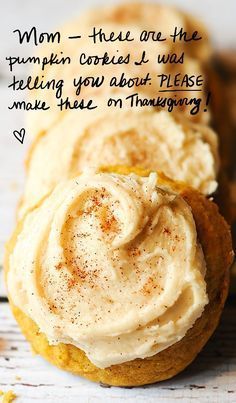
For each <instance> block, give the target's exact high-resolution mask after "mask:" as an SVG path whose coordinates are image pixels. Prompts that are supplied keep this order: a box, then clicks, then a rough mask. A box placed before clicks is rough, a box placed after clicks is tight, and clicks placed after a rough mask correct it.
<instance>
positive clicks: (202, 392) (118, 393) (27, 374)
mask: <svg viewBox="0 0 236 403" xmlns="http://www.w3.org/2000/svg"><path fill="white" fill-rule="evenodd" d="M235 315H236V305H228V306H227V308H226V310H225V313H224V315H223V321H222V324H221V326H220V328H219V330H218V331H217V333H216V335H215V336H214V338H213V339H212V340H211V341H210V342H209V343H208V345H207V347H206V348H205V349H204V350H203V352H202V353H201V354H200V355H199V357H198V358H197V360H196V361H195V362H194V363H193V364H192V365H191V366H190V367H189V368H188V369H187V370H185V371H184V372H183V373H182V374H180V375H179V376H177V377H176V378H174V379H173V380H170V381H166V382H161V383H160V384H156V385H151V386H147V387H139V388H132V389H127V388H115V387H110V388H105V387H102V386H100V385H98V384H94V383H92V382H89V381H87V380H84V379H82V378H80V377H76V376H73V375H70V374H68V373H65V372H63V371H60V370H58V369H56V368H54V367H53V366H51V365H49V364H47V363H46V362H45V361H44V360H43V359H41V358H40V357H37V356H32V354H31V351H30V348H29V345H28V343H27V342H26V341H25V339H24V337H23V336H22V335H21V333H20V331H19V329H18V326H17V324H16V323H15V321H14V319H13V317H12V315H11V313H10V310H9V306H8V304H7V303H1V304H0V389H3V390H9V389H12V390H13V391H14V392H15V393H16V394H17V396H18V399H17V402H19V403H21V402H22V403H23V402H24V403H25V402H32V401H39V402H47V403H55V402H65V403H66V402H71V403H77V402H83V403H86V402H88V403H91V402H104V403H110V402H113V401H114V402H117V403H119V402H123V401H126V402H127V403H136V402H137V403H143V402H144V401H145V402H148V403H154V402H158V403H162V402H163V403H164V402H165V403H167V402H168V403H172V402H173V403H174V402H176V401H180V400H182V402H183V403H189V402H194V401H198V402H200V403H233V402H235V401H236V389H235V377H236V350H235V348H234V347H235V346H234V341H235V332H236V323H235V321H234V322H232V317H233V316H235Z"/></svg>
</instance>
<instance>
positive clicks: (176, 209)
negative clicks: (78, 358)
mask: <svg viewBox="0 0 236 403" xmlns="http://www.w3.org/2000/svg"><path fill="white" fill-rule="evenodd" d="M9 266H10V267H9V271H8V276H7V283H8V289H9V293H10V297H11V299H12V300H13V303H14V304H15V305H16V306H18V307H19V308H20V309H22V310H23V311H24V312H25V313H26V314H27V315H28V316H29V317H31V318H32V319H33V320H34V321H35V322H36V323H37V325H38V326H39V329H40V331H41V332H43V333H45V335H46V336H47V339H48V340H49V343H50V344H57V343H59V342H62V343H70V344H73V345H74V346H77V347H79V348H80V349H82V350H83V351H84V352H85V354H86V355H87V356H88V358H89V359H90V360H91V361H92V362H93V363H94V364H95V365H96V366H98V367H101V368H104V367H108V366H110V365H113V364H118V363H122V362H127V361H130V360H133V359H135V358H145V357H149V356H152V355H154V354H156V353H158V352H159V351H161V350H164V349H166V348H167V347H168V346H170V345H172V344H174V343H176V342H177V341H179V340H180V339H182V338H183V337H184V335H185V334H186V332H187V331H188V329H190V328H191V327H192V326H193V324H194V323H195V321H196V319H197V318H198V317H200V316H201V314H202V312H203V309H204V306H205V305H206V304H207V302H208V298H207V294H206V284H205V281H204V275H205V270H206V266H205V260H204V256H203V252H202V249H201V246H200V245H199V243H198V240H197V234H196V228H195V222H194V219H193V215H192V212H191V208H190V207H189V205H188V204H187V203H186V202H185V201H184V199H183V198H182V197H181V196H180V195H178V194H176V193H175V192H173V191H172V190H171V188H168V187H165V186H163V185H161V184H159V183H158V176H157V174H155V173H152V174H150V176H149V177H139V176H136V175H134V174H131V175H127V176H126V175H118V174H109V173H101V174H95V173H91V172H88V173H85V174H83V175H81V176H80V177H77V178H76V179H72V180H70V181H67V182H65V183H62V184H60V185H58V186H57V187H56V189H55V190H54V191H53V193H52V194H51V195H50V196H49V197H48V198H47V199H46V200H45V201H44V202H43V203H42V204H41V206H40V207H38V208H37V209H35V210H34V211H33V212H31V213H29V214H28V215H27V216H26V218H25V220H24V222H23V228H22V230H21V232H20V234H19V235H18V238H17V241H16V245H15V247H14V250H13V252H12V253H11V255H10V264H9Z"/></svg>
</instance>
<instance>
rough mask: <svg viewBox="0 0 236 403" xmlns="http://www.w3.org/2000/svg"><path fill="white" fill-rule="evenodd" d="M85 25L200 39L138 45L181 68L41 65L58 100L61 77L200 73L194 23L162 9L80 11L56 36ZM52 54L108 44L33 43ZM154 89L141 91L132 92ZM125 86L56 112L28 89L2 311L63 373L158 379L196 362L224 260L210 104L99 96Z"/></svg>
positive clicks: (216, 311) (121, 381)
mask: <svg viewBox="0 0 236 403" xmlns="http://www.w3.org/2000/svg"><path fill="white" fill-rule="evenodd" d="M92 27H99V28H100V27H102V29H103V31H104V32H111V31H114V32H120V31H124V32H125V31H127V30H129V31H131V32H134V33H135V37H136V38H138V37H139V35H140V33H141V32H142V31H143V30H147V31H157V29H158V31H161V32H162V33H163V34H164V35H166V36H167V37H168V36H169V35H170V33H171V32H173V28H174V27H182V28H183V30H184V31H186V32H193V31H196V30H198V31H199V32H200V34H201V36H202V37H203V38H204V40H201V41H198V42H197V43H195V44H194V46H192V45H190V44H189V43H188V42H186V43H185V42H176V43H173V42H171V41H164V42H146V43H145V45H144V49H145V51H146V55H147V57H148V55H153V54H155V53H157V54H158V53H163V54H164V53H165V54H166V53H176V54H181V52H184V53H185V63H184V64H182V65H179V64H157V63H153V64H152V63H151V64H148V65H145V64H144V65H142V66H137V65H136V66H135V65H134V64H133V63H131V64H128V65H125V66H124V65H122V66H118V67H117V68H116V67H114V66H112V65H111V66H105V68H104V70H102V71H101V70H100V69H102V68H101V66H99V67H97V66H93V65H89V66H88V65H87V66H79V67H78V64H74V63H73V64H68V65H64V66H62V65H55V66H51V67H47V66H46V68H45V71H44V76H45V77H46V78H50V77H57V78H60V77H62V78H66V81H65V88H64V90H63V91H64V94H65V96H68V97H70V99H76V97H77V96H76V94H75V92H74V90H73V88H72V86H71V85H70V83H71V80H70V79H68V78H71V79H72V80H73V78H74V77H77V76H97V75H99V74H104V73H105V74H106V78H109V77H112V76H113V75H114V74H115V73H116V74H119V73H120V74H122V73H123V72H124V73H125V75H126V77H135V76H144V75H145V74H147V72H150V76H151V77H155V76H157V75H158V74H162V73H163V74H175V72H176V73H180V72H181V73H182V74H186V73H189V74H198V72H199V74H202V75H203V76H204V74H205V71H206V67H207V65H208V64H209V63H210V56H211V47H210V45H209V41H208V39H207V38H206V32H205V29H204V27H202V26H201V24H200V23H199V21H196V20H195V19H194V18H192V17H190V16H188V15H185V14H184V13H182V12H180V11H178V10H176V9H174V8H171V7H167V6H160V5H157V4H144V3H140V4H134V3H132V4H125V5H120V6H115V7H112V8H104V9H99V10H93V11H91V12H89V13H87V14H85V15H83V16H81V17H80V18H79V19H78V20H76V21H74V22H72V23H69V24H67V25H65V26H64V27H63V28H62V29H61V30H60V31H61V33H62V36H63V37H64V38H68V36H69V35H70V34H71V33H77V32H78V31H79V32H83V33H84V35H83V37H84V38H86V33H88V32H91V29H92ZM116 45H117V49H116V51H118V52H119V54H121V55H125V54H127V52H128V53H130V55H131V56H130V57H131V59H133V60H136V59H137V55H138V54H140V52H142V44H140V43H139V42H137V43H134V42H130V43H129V42H119V43H117V44H116ZM95 48H96V51H95ZM52 51H53V52H54V53H59V52H60V51H63V52H64V54H65V55H69V56H70V57H71V58H76V57H78V54H81V53H86V54H94V53H93V52H94V51H95V53H96V54H102V53H104V51H107V52H108V53H109V52H110V53H111V54H112V52H114V45H113V46H111V44H107V43H106V44H104V43H99V44H95V45H94V47H93V46H92V45H91V43H90V42H88V39H87V40H86V39H83V38H82V39H81V41H80V42H79V45H78V43H75V42H73V41H71V40H69V39H67V40H65V41H64V42H63V49H62V47H61V45H60V46H59V45H55V44H54V45H53V49H52V45H50V46H49V45H47V46H43V47H42V49H41V50H40V52H41V53H42V54H44V55H46V54H47V52H49V53H51V52H52ZM99 70H100V71H99ZM34 74H35V75H38V74H40V73H39V72H38V71H37V69H36V71H35V72H34ZM135 91H136V90H135ZM156 91H158V90H157V89H155V86H146V87H144V89H143V88H142V95H145V96H148V97H152V96H153V95H155V93H156ZM137 92H139V89H138V88H137ZM128 93H129V89H120V88H119V89H117V88H116V87H112V88H111V87H107V86H105V87H101V88H99V89H96V90H95V89H94V88H91V87H89V86H88V87H83V89H82V90H81V93H80V95H79V96H82V97H83V98H88V97H92V98H93V99H95V100H97V101H98V103H99V105H100V107H99V108H96V109H94V110H93V111H89V110H77V111H73V110H71V111H70V110H65V111H63V112H61V111H59V110H58V108H55V107H53V104H54V103H55V97H54V94H53V93H52V92H51V91H48V92H45V91H43V92H42V93H40V91H39V90H38V91H35V92H31V94H30V96H31V97H32V98H33V97H37V98H40V99H44V100H46V102H47V103H48V104H50V105H51V108H50V110H48V111H46V112H45V111H44V112H42V113H39V111H38V112H37V113H31V114H30V115H29V119H28V130H30V131H31V133H32V134H33V135H34V139H33V143H32V146H31V148H30V150H29V153H28V157H27V164H26V168H27V176H26V184H25V190H24V193H23V196H22V198H21V201H20V203H19V208H18V223H17V225H16V229H15V231H14V233H13V235H12V237H11V239H10V240H9V242H8V244H7V246H6V259H5V271H6V281H7V287H8V292H9V300H10V303H11V306H12V310H13V313H14V315H15V317H16V320H17V321H18V323H19V325H20V327H21V329H22V331H23V333H24V334H25V336H26V338H27V339H28V340H29V342H30V343H31V345H32V346H33V349H34V350H35V351H36V352H37V353H39V354H41V355H42V356H44V357H45V358H46V359H47V360H49V361H50V362H52V363H54V364H55V365H57V366H58V367H60V368H62V369H65V370H67V371H70V372H73V373H75V374H78V375H81V376H84V377H86V378H88V379H90V380H93V381H96V382H99V381H100V382H103V383H107V384H110V385H117V386H135V385H143V384H147V383H152V382H157V381H161V380H164V379H167V378H170V377H172V376H174V375H176V374H177V373H179V372H180V371H181V370H183V369H184V368H185V367H186V366H187V365H188V364H189V363H190V362H191V361H192V360H193V359H194V358H195V356H196V355H197V354H198V352H199V351H200V350H201V348H202V347H203V346H204V344H205V343H206V341H207V340H208V338H209V337H210V336H211V334H212V333H213V331H214V329H215V328H216V326H217V324H218V321H219V318H220V314H221V311H222V308H223V305H224V302H225V299H226V296H227V290H228V282H229V281H228V271H229V267H230V264H231V262H232V258H233V252H232V244H231V235H230V231H229V228H228V225H227V224H226V222H225V220H224V218H223V217H222V216H221V215H220V214H219V212H218V207H217V206H216V204H215V203H214V202H213V201H212V198H213V197H214V195H215V192H216V191H217V188H218V186H220V187H221V188H222V185H221V184H220V185H218V183H219V178H220V177H221V176H222V174H221V172H222V169H221V164H220V158H219V147H218V137H217V135H216V134H215V132H214V131H213V130H212V129H211V127H210V124H211V121H212V118H211V114H210V112H209V111H207V112H206V111H204V109H203V110H200V111H199V113H198V114H197V115H190V114H189V109H188V107H186V108H179V109H178V111H177V112H171V113H170V112H168V111H167V110H165V109H158V108H154V107H153V108H151V107H149V108H141V107H139V108H138V107H137V108H131V107H130V108H129V107H127V108H122V109H115V108H114V109H112V108H108V107H107V105H106V102H105V100H106V99H107V96H109V95H110V94H112V95H114V96H118V97H120V98H122V97H126V96H127V94H128ZM188 96H190V95H189V92H188Z"/></svg>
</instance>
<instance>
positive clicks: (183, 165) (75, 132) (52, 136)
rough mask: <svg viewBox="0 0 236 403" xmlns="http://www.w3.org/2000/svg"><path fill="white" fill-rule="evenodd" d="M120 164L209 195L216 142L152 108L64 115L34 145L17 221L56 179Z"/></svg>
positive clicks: (197, 128)
mask: <svg viewBox="0 0 236 403" xmlns="http://www.w3.org/2000/svg"><path fill="white" fill-rule="evenodd" d="M120 164H123V165H128V166H140V167H143V168H149V169H153V170H161V171H163V172H164V173H165V174H166V175H168V176H169V177H171V178H172V179H176V180H181V181H184V182H186V183H187V184H188V185H191V186H192V187H194V188H196V189H198V190H199V191H201V192H202V193H204V194H211V193H213V192H214V191H215V190H216V187H217V173H218V166H219V159H218V147H217V137H216V135H215V133H214V132H213V131H212V130H211V129H210V128H208V127H207V126H203V125H199V124H194V123H191V122H189V121H187V120H183V119H181V118H180V117H179V116H175V115H173V114H170V113H168V112H165V111H159V112H158V111H155V109H151V108H146V109H145V110H140V109H139V110H136V109H126V110H117V111H112V110H108V109H104V110H103V111H101V110H98V109H97V110H95V111H92V112H90V111H80V112H79V111H78V112H77V115H76V116H75V115H74V114H73V113H68V114H67V115H66V116H65V118H64V119H61V120H60V121H59V122H58V124H57V125H55V126H54V128H53V129H51V130H49V131H48V132H47V133H46V134H44V135H42V136H39V137H38V138H37V139H36V140H35V141H34V143H33V146H32V148H31V150H30V153H29V156H28V161H27V178H26V185H25V191H24V195H23V198H22V202H21V206H20V210H19V214H20V216H22V215H23V214H24V213H25V212H26V211H27V210H28V209H29V208H31V207H32V206H34V205H35V204H37V202H38V201H39V200H40V199H41V198H43V197H44V196H45V195H46V194H47V193H49V192H50V191H51V190H52V189H53V188H54V186H55V185H56V184H57V183H58V182H59V181H60V180H62V179H65V178H70V177H73V176H76V175H77V174H78V172H81V171H83V170H84V169H86V168H89V167H93V168H94V167H95V168H97V167H100V166H102V165H120Z"/></svg>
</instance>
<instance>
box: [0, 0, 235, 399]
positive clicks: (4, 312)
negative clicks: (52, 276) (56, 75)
mask: <svg viewBox="0 0 236 403" xmlns="http://www.w3.org/2000/svg"><path fill="white" fill-rule="evenodd" d="M210 1H212V0H206V1H204V2H203V1H202V2H195V1H193V0H189V1H188V2H187V3H188V5H186V2H184V1H182V0H179V1H178V0H176V1H175V0H173V1H171V0H169V1H168V2H169V3H179V4H181V5H185V6H186V7H187V8H188V9H189V8H191V7H192V8H193V9H194V10H196V7H198V11H199V14H203V13H204V10H205V8H207V7H209V3H210ZM83 3H84V2H83ZM87 3H88V4H94V3H96V4H97V5H98V4H100V3H102V1H98V0H97V1H96V0H94V1H92V0H90V1H87ZM203 3H204V4H203ZM196 4H198V6H196ZM227 4H228V6H227V8H226V7H225V4H223V2H222V1H221V0H220V1H215V2H214V11H213V13H210V14H212V15H211V16H210V15H209V16H208V17H209V18H210V20H209V23H210V26H211V28H212V31H213V32H214V34H215V42H216V43H217V44H219V45H224V44H225V43H228V44H229V45H231V42H230V41H231V39H232V32H233V31H232V30H233V29H234V22H233V15H235V12H236V10H235V9H234V10H235V12H233V7H234V6H235V4H236V3H235V1H234V0H228V2H227ZM1 6H2V7H1V16H2V21H1V24H0V38H1V41H2V43H1V47H0V57H1V59H3V58H4V57H5V56H7V55H9V54H14V52H15V50H16V49H15V43H14V40H13V38H14V37H13V35H12V34H11V31H12V30H13V29H16V28H22V29H27V28H29V27H31V26H33V25H36V26H38V27H39V28H40V29H42V30H45V29H49V28H50V29H51V28H52V27H53V26H54V25H55V24H58V23H59V22H61V21H63V20H64V19H65V18H66V17H69V16H71V15H75V13H76V12H77V10H78V12H79V11H80V9H82V8H84V7H85V4H82V2H78V0H70V2H66V1H64V0H51V1H46V0H40V1H37V2H36V1H32V0H21V1H19V0H9V1H7V2H5V1H4V2H2V4H1ZM222 7H223V8H222ZM219 18H221V27H224V29H223V30H221V32H220V33H219V32H218V30H217V27H218V20H219ZM29 51H30V50H29V47H24V48H22V54H28V53H29ZM21 73H22V74H24V71H23V70H22V72H21ZM8 78H9V74H8V70H7V66H6V63H4V60H3V62H2V63H1V65H0V124H1V126H0V127H1V132H0V163H1V167H0V195H1V197H0V223H1V225H0V261H1V262H2V257H3V245H4V243H5V241H6V239H7V237H8V236H9V234H10V232H11V230H12V228H13V226H14V221H15V212H14V211H15V207H16V204H17V200H18V199H19V196H20V194H21V191H22V186H23V180H24V170H23V160H24V155H25V152H26V149H27V147H28V144H29V139H28V137H27V135H26V140H25V142H24V144H23V145H21V144H20V143H19V142H17V141H16V140H15V138H14V137H13V134H12V132H13V130H14V129H17V128H21V127H23V126H24V123H23V122H24V117H23V114H22V113H21V112H14V113H13V112H11V111H9V110H7V105H8V104H10V102H11V99H12V94H11V92H10V91H9V90H8V89H7V81H8ZM9 389H12V390H13V391H14V392H15V393H16V395H17V400H16V401H17V402H33V401H38V402H47V403H49V402H53V403H54V402H62V403H63V402H83V403H84V402H105V403H106V402H112V401H115V402H117V403H119V402H122V401H124V400H125V401H126V402H127V403H133V402H137V403H141V402H144V401H147V402H150V403H152V402H168V403H171V402H175V401H180V400H181V401H182V402H183V403H189V402H194V401H198V402H200V403H204V402H206V403H227V402H230V403H233V402H236V299H235V298H233V296H231V297H230V299H229V301H228V302H227V305H226V309H225V311H224V314H223V318H222V322H221V325H220V327H219V329H218V330H217V332H216V334H215V335H214V337H213V338H212V339H211V341H210V342H209V343H208V345H207V346H206V347H205V349H204V350H203V351H202V353H201V354H200V355H199V357H198V358H197V360H196V361H195V362H194V363H193V364H192V365H191V366H190V367H189V368H188V369H187V370H186V371H184V372H183V373H182V374H180V375H179V376H177V377H176V378H174V379H173V380H170V381H166V382H162V383H160V384H157V385H152V386H148V387H140V388H133V389H130V388H114V387H111V388H109V387H105V386H104V385H97V384H93V383H91V382H89V381H86V380H83V379H82V378H79V377H75V376H72V375H70V374H67V373H64V372H62V371H60V370H57V369H56V368H54V367H52V366H51V365H49V364H47V363H46V362H45V361H44V360H43V359H41V358H40V357H34V356H32V353H31V351H30V348H29V345H28V344H27V342H26V341H25V339H24V337H23V336H22V335H21V333H20V331H19V329H18V326H17V324H16V323H15V321H14V319H13V317H12V315H11V313H10V310H9V306H8V303H7V298H6V293H5V290H4V285H3V279H2V274H1V270H0V390H4V391H7V390H9ZM0 401H1V398H0Z"/></svg>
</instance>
